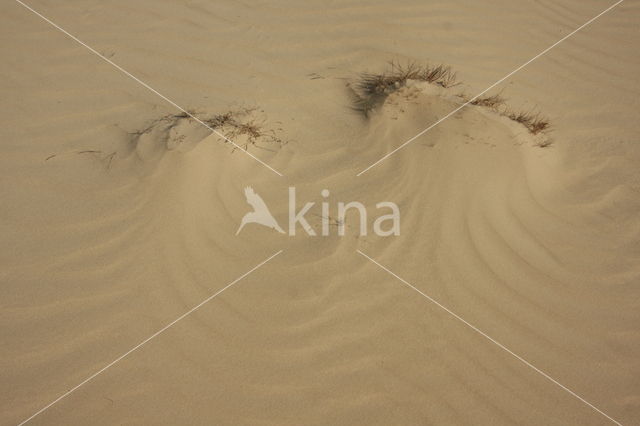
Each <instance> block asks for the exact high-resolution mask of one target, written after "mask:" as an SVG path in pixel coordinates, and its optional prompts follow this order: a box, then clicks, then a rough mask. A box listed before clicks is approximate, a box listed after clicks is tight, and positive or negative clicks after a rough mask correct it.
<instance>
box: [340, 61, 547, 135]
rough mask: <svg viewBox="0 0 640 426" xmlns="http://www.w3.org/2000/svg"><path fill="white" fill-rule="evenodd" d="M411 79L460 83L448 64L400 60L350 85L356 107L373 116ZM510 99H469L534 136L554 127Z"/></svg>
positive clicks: (361, 111)
mask: <svg viewBox="0 0 640 426" xmlns="http://www.w3.org/2000/svg"><path fill="white" fill-rule="evenodd" d="M408 80H418V81H426V82H428V83H432V84H437V85H439V86H441V87H444V88H450V87H454V86H457V85H459V84H461V83H459V82H458V81H457V80H456V73H455V72H453V71H452V70H451V68H450V67H448V66H445V65H438V66H430V65H424V66H422V65H418V64H416V63H415V62H410V63H408V64H407V65H402V64H399V63H397V62H391V63H390V69H389V70H388V71H386V72H383V73H380V74H374V73H362V74H360V75H359V76H358V79H357V80H356V81H355V82H354V83H351V84H348V87H349V89H350V90H351V95H352V101H353V105H352V108H353V109H354V110H356V111H358V112H360V113H362V114H364V116H365V117H369V114H370V113H371V111H373V110H374V109H375V108H376V107H378V106H379V105H381V104H383V103H384V101H385V100H386V98H387V97H388V96H389V95H390V94H392V93H393V92H395V91H397V90H399V89H400V88H402V87H404V86H405V85H406V83H407V81H408ZM457 96H459V97H460V98H462V99H464V100H466V101H467V102H469V99H470V98H469V97H468V96H466V95H465V94H463V93H459V94H458V95H457ZM506 101H507V100H506V99H505V98H504V97H503V96H502V94H501V93H498V94H495V95H491V96H480V97H477V98H475V99H473V100H472V101H471V102H469V103H470V104H471V105H475V106H479V107H485V108H491V109H492V110H494V111H496V113H498V114H500V115H503V116H506V117H508V118H510V119H511V120H513V121H516V122H518V123H520V124H522V125H523V126H525V127H526V128H527V130H529V132H530V133H531V134H533V135H537V134H540V133H542V132H545V131H549V130H550V129H551V125H550V122H549V119H548V118H546V117H544V116H542V115H541V114H540V113H539V112H533V111H529V112H514V111H511V110H509V109H508V108H507V106H506ZM550 144H551V142H550V141H547V142H540V143H538V146H541V147H546V146H549V145H550Z"/></svg>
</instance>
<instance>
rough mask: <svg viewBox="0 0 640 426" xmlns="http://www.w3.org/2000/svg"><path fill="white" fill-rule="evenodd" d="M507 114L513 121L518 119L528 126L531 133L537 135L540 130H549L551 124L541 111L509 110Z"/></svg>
mask: <svg viewBox="0 0 640 426" xmlns="http://www.w3.org/2000/svg"><path fill="white" fill-rule="evenodd" d="M506 116H507V117H509V118H510V119H511V120H513V121H517V122H518V123H520V124H522V125H523V126H524V127H526V128H527V129H528V130H529V132H530V133H531V134H534V135H537V134H538V133H540V132H543V131H545V130H549V129H550V128H551V124H550V123H549V120H548V119H547V118H546V117H543V116H542V115H540V113H539V112H531V111H530V112H517V113H516V112H513V111H512V112H507V113H506Z"/></svg>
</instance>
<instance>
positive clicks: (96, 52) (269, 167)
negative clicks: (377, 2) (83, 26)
mask: <svg viewBox="0 0 640 426" xmlns="http://www.w3.org/2000/svg"><path fill="white" fill-rule="evenodd" d="M16 2H17V3H19V4H21V5H22V6H24V7H25V8H26V9H28V10H30V11H31V12H33V13H34V14H36V15H37V16H39V17H40V18H42V19H43V20H45V21H46V22H48V23H49V24H51V25H52V26H53V27H55V28H56V29H58V30H60V31H61V32H62V33H64V34H66V35H67V36H68V37H70V38H71V39H73V40H74V41H76V42H78V43H79V44H81V45H82V46H84V47H86V48H87V49H89V50H90V51H91V52H92V53H94V54H96V56H98V57H99V58H100V59H102V60H104V61H106V62H107V63H109V64H111V65H113V66H114V67H115V68H117V69H118V70H119V71H121V72H122V73H123V74H125V75H126V76H128V77H130V78H132V79H133V80H135V81H136V82H138V83H139V84H141V85H142V86H144V87H146V88H147V89H149V90H150V91H152V92H153V93H155V94H156V95H158V96H160V97H161V98H162V99H164V100H165V101H167V102H168V103H170V104H171V105H173V106H174V107H175V108H177V109H179V110H180V111H182V112H184V113H185V114H187V115H188V116H189V117H191V118H193V119H194V120H195V121H196V122H198V123H199V124H202V125H203V126H204V127H206V128H207V129H209V130H211V131H212V132H213V133H215V134H216V135H218V136H219V137H220V138H222V139H224V140H225V141H227V142H229V143H230V144H232V145H233V146H234V147H236V148H238V149H239V150H240V151H242V152H244V153H245V154H247V155H248V156H249V157H251V158H253V159H254V160H256V161H257V162H258V163H260V164H262V165H263V166H265V167H266V168H268V169H269V170H271V171H272V172H274V173H275V174H277V175H278V176H283V174H282V173H280V172H279V171H277V170H276V169H274V168H273V167H271V166H270V165H268V164H267V163H265V162H264V161H262V160H261V159H259V158H258V157H256V156H255V155H253V154H252V153H250V152H249V151H248V150H246V149H244V148H242V147H241V146H240V145H238V144H236V143H235V142H234V141H232V140H231V139H229V138H228V137H226V136H225V135H224V134H222V133H220V132H218V131H217V130H216V129H214V128H213V127H211V126H209V125H208V124H207V123H205V122H204V121H202V120H200V119H199V118H198V117H196V116H194V115H193V114H191V113H190V112H189V111H187V110H186V109H184V108H182V107H181V106H180V105H178V104H176V103H175V102H174V101H172V100H171V99H169V98H167V97H166V96H164V95H163V94H162V93H160V92H158V91H157V90H156V89H154V88H153V87H151V86H149V85H148V84H147V83H145V82H144V81H142V80H140V79H139V78H138V77H136V76H135V75H133V74H131V73H130V72H129V71H127V70H125V69H124V68H122V67H121V66H120V65H118V64H116V63H115V62H113V61H112V60H111V59H109V58H107V57H106V56H104V55H102V54H101V53H100V52H98V51H97V50H95V49H94V48H93V47H91V46H89V45H88V44H86V43H85V42H83V41H82V40H80V39H78V38H77V37H76V36H74V35H73V34H71V33H69V32H68V31H67V30H65V29H64V28H62V27H60V26H59V25H58V24H56V23H55V22H53V21H51V20H50V19H48V18H47V17H45V16H43V15H41V14H40V13H39V12H37V11H36V10H34V9H33V8H32V7H31V6H29V5H27V4H25V3H23V2H22V1H21V0H16Z"/></svg>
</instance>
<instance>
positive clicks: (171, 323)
mask: <svg viewBox="0 0 640 426" xmlns="http://www.w3.org/2000/svg"><path fill="white" fill-rule="evenodd" d="M282 252H283V250H280V251H279V252H277V253H275V254H272V255H271V256H269V257H268V258H267V259H265V260H263V261H262V262H260V263H258V264H257V265H256V266H254V267H253V268H251V269H249V270H248V271H247V272H245V273H244V274H242V275H240V276H239V277H238V278H236V279H235V280H233V281H232V282H230V283H229V284H227V285H226V286H224V287H223V288H221V289H220V290H218V291H217V292H215V293H214V294H212V295H211V296H209V297H207V298H206V299H204V300H203V301H202V302H200V303H198V304H197V305H196V306H194V307H193V308H191V309H189V310H188V311H187V312H185V313H184V314H182V315H180V316H179V317H178V318H176V319H174V320H173V321H171V322H170V323H169V324H167V325H165V326H164V327H162V328H161V329H160V330H158V331H156V332H155V333H153V334H152V335H151V336H149V337H147V338H146V339H144V340H143V341H142V342H140V343H138V344H137V345H136V346H134V347H133V348H131V349H129V350H128V351H127V352H125V353H124V354H122V355H120V356H119V357H118V358H116V359H114V360H113V361H111V362H110V363H109V364H107V365H105V366H104V367H102V368H101V369H100V370H98V371H96V372H95V373H93V374H92V375H91V376H89V377H87V378H86V379H84V380H83V381H82V382H80V383H78V384H77V385H76V386H74V387H72V388H71V389H69V390H68V391H67V392H65V393H63V394H62V395H60V396H59V397H58V398H56V399H55V400H53V401H52V402H50V403H49V404H47V405H46V406H44V407H42V408H41V409H40V410H38V411H36V412H35V413H34V414H33V415H31V417H29V418H27V419H25V420H23V421H22V422H20V423H19V424H18V426H22V425H24V424H25V423H27V422H29V421H30V420H32V419H33V418H34V417H36V416H38V415H39V414H41V413H42V412H44V411H45V410H47V409H49V408H51V407H52V406H53V405H55V404H56V403H58V402H59V401H60V400H62V399H64V398H66V397H67V396H69V395H70V394H71V393H72V392H74V391H76V390H77V389H78V388H79V387H81V386H82V385H84V384H86V383H88V382H90V381H91V380H93V379H94V378H96V377H97V376H98V375H100V374H101V373H103V372H104V371H105V370H107V369H108V368H110V367H112V366H113V365H114V364H116V363H118V362H119V361H121V360H122V359H123V358H125V357H127V356H128V355H129V354H131V353H132V352H134V351H135V350H137V349H139V348H140V347H142V346H143V345H145V344H146V343H148V342H149V341H150V340H151V339H153V338H155V337H157V336H158V335H160V334H161V333H163V332H165V331H166V330H168V329H169V328H171V327H172V326H174V325H175V324H176V323H177V322H179V321H180V320H182V319H184V318H186V317H187V316H189V315H191V314H192V313H194V312H195V311H197V310H198V309H199V308H200V307H202V306H203V305H204V304H206V303H207V302H209V301H210V300H211V299H213V298H214V297H216V296H217V295H219V294H220V293H222V292H223V291H225V290H226V289H228V288H229V287H231V286H233V285H234V284H236V283H237V282H238V281H240V280H241V279H243V278H245V277H246V276H247V275H249V274H250V273H252V272H253V271H255V270H256V269H258V268H260V267H261V266H262V265H264V264H265V263H267V262H268V261H270V260H271V259H273V258H274V257H276V256H277V255H279V254H280V253H282Z"/></svg>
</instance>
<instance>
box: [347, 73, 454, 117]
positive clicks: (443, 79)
mask: <svg viewBox="0 0 640 426" xmlns="http://www.w3.org/2000/svg"><path fill="white" fill-rule="evenodd" d="M407 80H417V81H426V82H427V83H432V84H437V85H439V86H442V87H453V86H456V85H457V84H458V83H457V82H456V74H455V73H454V72H453V71H452V70H451V68H450V67H448V66H444V65H438V66H430V65H424V66H422V65H418V64H416V63H414V62H410V63H408V64H407V65H401V64H399V63H397V62H390V69H389V70H388V71H386V72H383V73H380V74H373V73H362V74H360V76H359V78H358V81H357V82H356V83H355V84H353V85H350V86H349V87H350V88H351V91H352V97H353V109H354V110H356V111H358V112H361V113H363V114H364V115H365V116H368V115H369V113H370V112H371V111H372V110H373V109H375V108H376V107H377V106H378V105H380V104H382V103H383V102H384V100H385V99H386V98H387V96H389V95H390V94H391V93H393V92H395V91H396V90H398V89H400V88H401V87H403V86H404V85H405V84H406V83H407Z"/></svg>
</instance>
